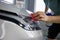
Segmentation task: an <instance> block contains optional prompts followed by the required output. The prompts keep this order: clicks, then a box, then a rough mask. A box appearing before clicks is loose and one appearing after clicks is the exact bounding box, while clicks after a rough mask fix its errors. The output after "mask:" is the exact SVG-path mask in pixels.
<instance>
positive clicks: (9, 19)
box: [0, 15, 20, 25]
mask: <svg viewBox="0 0 60 40" xmlns="http://www.w3.org/2000/svg"><path fill="white" fill-rule="evenodd" d="M0 19H3V20H6V21H10V22H13V23H16V24H17V25H19V23H20V22H19V21H17V20H16V19H13V18H10V17H6V16H3V15H0Z"/></svg>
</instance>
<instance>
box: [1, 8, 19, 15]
mask: <svg viewBox="0 0 60 40" xmlns="http://www.w3.org/2000/svg"><path fill="white" fill-rule="evenodd" d="M0 13H4V14H10V15H15V16H18V15H17V14H16V13H14V12H9V11H6V10H2V9H0Z"/></svg>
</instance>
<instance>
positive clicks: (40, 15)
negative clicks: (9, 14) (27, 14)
mask: <svg viewBox="0 0 60 40" xmlns="http://www.w3.org/2000/svg"><path fill="white" fill-rule="evenodd" d="M32 16H33V17H32V18H33V20H34V21H47V20H48V16H47V15H46V14H45V12H40V11H38V12H36V13H34V14H32Z"/></svg>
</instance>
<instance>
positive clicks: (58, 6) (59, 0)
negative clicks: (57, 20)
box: [44, 0, 60, 15]
mask: <svg viewBox="0 0 60 40" xmlns="http://www.w3.org/2000/svg"><path fill="white" fill-rule="evenodd" d="M44 2H45V4H46V5H47V6H48V7H49V8H50V9H51V10H52V11H53V12H54V13H55V15H60V0H44Z"/></svg>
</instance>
